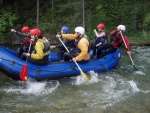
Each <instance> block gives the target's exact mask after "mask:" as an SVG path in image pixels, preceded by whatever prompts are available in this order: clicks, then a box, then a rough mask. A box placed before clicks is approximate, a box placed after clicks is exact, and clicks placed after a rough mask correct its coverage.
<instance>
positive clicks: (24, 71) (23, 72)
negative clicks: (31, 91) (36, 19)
mask: <svg viewBox="0 0 150 113" xmlns="http://www.w3.org/2000/svg"><path fill="white" fill-rule="evenodd" d="M31 45H32V41H30V45H29V49H28V53H29V52H30V49H31ZM27 64H28V56H27V59H26V63H25V64H24V65H23V66H22V69H21V71H20V78H21V80H22V81H24V82H26V81H27V79H28V65H27Z"/></svg>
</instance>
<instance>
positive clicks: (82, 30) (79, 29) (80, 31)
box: [74, 27, 85, 34]
mask: <svg viewBox="0 0 150 113" xmlns="http://www.w3.org/2000/svg"><path fill="white" fill-rule="evenodd" d="M74 31H75V32H79V33H80V34H84V32H85V29H84V28H83V27H76V28H75V30H74Z"/></svg>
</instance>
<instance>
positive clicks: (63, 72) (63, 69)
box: [0, 46, 122, 81]
mask: <svg viewBox="0 0 150 113" xmlns="http://www.w3.org/2000/svg"><path fill="white" fill-rule="evenodd" d="M121 55H122V54H121V51H120V49H117V50H116V51H115V52H113V53H110V54H108V55H106V56H105V57H103V58H101V59H94V60H93V59H91V60H89V61H88V62H78V64H79V66H80V67H81V69H82V71H83V72H84V73H87V72H89V71H92V70H93V71H95V72H99V71H107V70H110V69H112V68H114V67H115V66H116V65H117V64H118V62H119V60H120V58H121ZM91 57H92V56H91ZM57 58H58V53H57V52H51V53H50V57H49V63H48V64H46V65H42V66H40V65H35V64H32V63H30V62H28V76H29V77H31V78H33V79H35V80H37V81H41V80H46V79H58V78H62V77H71V76H75V75H79V74H80V71H79V69H78V67H77V66H76V65H75V63H74V62H72V61H67V62H65V61H57ZM25 63H26V62H25V61H24V60H21V59H19V58H18V57H16V52H15V51H13V50H11V49H9V48H5V47H2V46H0V70H1V71H2V72H4V73H5V74H6V75H7V76H9V77H10V78H12V79H15V80H20V76H19V75H20V71H21V69H22V66H23V65H24V64H25Z"/></svg>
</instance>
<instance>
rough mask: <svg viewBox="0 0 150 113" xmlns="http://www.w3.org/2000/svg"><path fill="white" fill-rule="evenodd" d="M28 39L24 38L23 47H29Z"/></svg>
mask: <svg viewBox="0 0 150 113" xmlns="http://www.w3.org/2000/svg"><path fill="white" fill-rule="evenodd" d="M30 39H31V38H29V37H24V45H25V46H29V45H30Z"/></svg>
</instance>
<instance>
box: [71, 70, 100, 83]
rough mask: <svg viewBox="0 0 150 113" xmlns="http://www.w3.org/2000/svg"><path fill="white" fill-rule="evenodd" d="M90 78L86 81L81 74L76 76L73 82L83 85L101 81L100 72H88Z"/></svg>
mask: <svg viewBox="0 0 150 113" xmlns="http://www.w3.org/2000/svg"><path fill="white" fill-rule="evenodd" d="M88 75H89V76H88V77H89V80H88V81H86V82H85V80H84V78H83V77H82V76H81V75H80V76H77V77H75V80H74V82H73V84H74V85H82V84H90V83H97V82H98V81H99V79H98V74H97V73H95V72H94V71H89V73H88Z"/></svg>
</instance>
